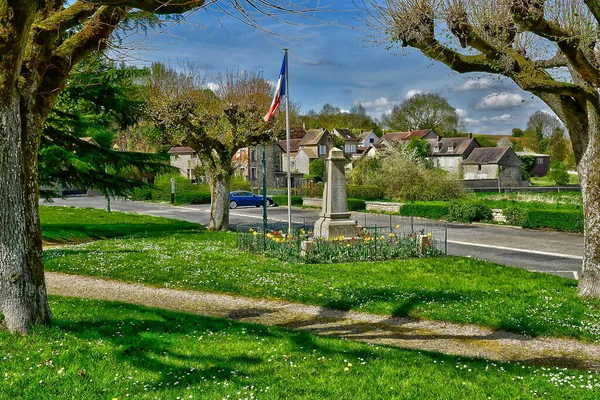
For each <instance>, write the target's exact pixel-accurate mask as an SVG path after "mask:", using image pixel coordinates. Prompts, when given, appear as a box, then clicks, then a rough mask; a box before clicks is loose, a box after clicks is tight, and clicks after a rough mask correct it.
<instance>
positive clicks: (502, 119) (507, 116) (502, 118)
mask: <svg viewBox="0 0 600 400" xmlns="http://www.w3.org/2000/svg"><path fill="white" fill-rule="evenodd" d="M490 121H499V122H507V121H510V114H502V115H498V116H495V117H492V118H490Z"/></svg>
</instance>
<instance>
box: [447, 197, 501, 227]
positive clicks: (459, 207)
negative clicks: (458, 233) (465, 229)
mask: <svg viewBox="0 0 600 400" xmlns="http://www.w3.org/2000/svg"><path fill="white" fill-rule="evenodd" d="M490 219H492V209H491V208H489V207H488V206H486V205H485V204H484V203H483V201H481V200H467V201H453V202H451V203H450V204H449V206H448V221H461V222H473V221H487V220H490Z"/></svg>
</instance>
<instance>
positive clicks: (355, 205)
mask: <svg viewBox="0 0 600 400" xmlns="http://www.w3.org/2000/svg"><path fill="white" fill-rule="evenodd" d="M366 209H367V203H366V202H365V201H364V200H363V199H348V211H362V210H366Z"/></svg>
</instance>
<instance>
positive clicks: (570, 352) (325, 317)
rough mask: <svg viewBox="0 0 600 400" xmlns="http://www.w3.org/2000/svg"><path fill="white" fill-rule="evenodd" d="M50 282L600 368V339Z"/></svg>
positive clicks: (216, 313) (92, 294)
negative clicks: (538, 335)
mask: <svg viewBox="0 0 600 400" xmlns="http://www.w3.org/2000/svg"><path fill="white" fill-rule="evenodd" d="M46 284H47V286H48V292H49V293H50V294H55V295H61V296H71V297H81V298H90V299H101V300H115V301H121V302H125V303H131V304H138V305H142V306H148V307H156V308H163V309H168V310H173V311H182V312H188V313H193V314H198V315H206V316H211V317H222V318H229V319H234V320H240V321H244V322H251V323H257V324H262V325H270V326H279V327H285V328H290V329H297V330H305V331H309V332H313V333H316V334H320V335H330V336H336V337H341V338H346V339H351V340H356V341H361V342H366V343H372V344H381V345H388V346H396V347H401V348H407V349H415V350H426V351H436V352H441V353H445V354H451V355H461V356H467V357H480V358H486V359H490V360H497V361H519V362H522V363H527V364H539V365H546V366H561V367H572V368H585V369H589V370H596V371H600V346H599V345H594V344H587V343H582V342H578V341H576V340H566V339H551V338H531V337H527V336H523V335H516V334H512V333H508V332H502V331H494V330H491V329H487V328H482V327H479V326H474V325H459V324H452V323H447V322H438V321H425V320H414V319H408V318H395V317H385V316H381V315H375V314H367V313H361V312H353V311H340V310H332V309H327V308H323V307H318V306H310V305H305V304H298V303H289V302H284V301H275V300H262V299H253V298H248V297H241V296H231V295H225V294H215V293H206V292H196V291H183V290H174V289H163V288H156V287H150V286H144V285H140V284H131V283H123V282H118V281H111V280H103V279H97V278H92V277H88V276H78V275H67V274H60V273H54V272H46Z"/></svg>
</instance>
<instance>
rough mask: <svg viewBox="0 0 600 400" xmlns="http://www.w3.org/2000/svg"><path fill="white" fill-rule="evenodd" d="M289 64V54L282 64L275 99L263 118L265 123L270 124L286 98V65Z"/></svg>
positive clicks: (285, 56)
mask: <svg viewBox="0 0 600 400" xmlns="http://www.w3.org/2000/svg"><path fill="white" fill-rule="evenodd" d="M286 63H287V54H286V55H284V56H283V63H282V64H281V72H280V73H279V80H278V81H277V89H276V90H275V97H273V102H272V103H271V107H270V108H269V112H268V113H267V115H265V117H264V118H263V119H264V120H265V122H269V120H270V119H271V117H272V116H273V114H275V111H276V110H277V108H278V107H279V104H280V103H281V99H282V98H283V96H285V79H286V77H285V65H286Z"/></svg>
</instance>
